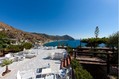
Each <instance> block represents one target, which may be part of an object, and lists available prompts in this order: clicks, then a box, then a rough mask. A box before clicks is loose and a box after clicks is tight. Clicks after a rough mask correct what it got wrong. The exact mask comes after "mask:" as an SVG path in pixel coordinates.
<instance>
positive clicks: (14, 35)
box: [0, 22, 74, 42]
mask: <svg viewBox="0 0 119 79" xmlns="http://www.w3.org/2000/svg"><path fill="white" fill-rule="evenodd" d="M0 32H2V33H5V34H6V35H7V37H8V38H11V39H17V40H28V41H30V42H35V41H37V40H41V41H43V42H45V41H50V40H74V38H72V37H71V36H68V35H64V36H58V35H56V36H53V35H47V34H42V33H30V32H25V31H22V30H19V29H16V28H14V27H12V26H10V25H7V24H5V23H2V22H0Z"/></svg>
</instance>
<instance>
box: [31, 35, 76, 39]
mask: <svg viewBox="0 0 119 79" xmlns="http://www.w3.org/2000/svg"><path fill="white" fill-rule="evenodd" d="M32 34H36V35H40V36H42V37H45V38H48V39H50V40H74V38H72V37H71V36H69V35H63V36H58V35H56V36H54V35H48V34H43V33H32Z"/></svg>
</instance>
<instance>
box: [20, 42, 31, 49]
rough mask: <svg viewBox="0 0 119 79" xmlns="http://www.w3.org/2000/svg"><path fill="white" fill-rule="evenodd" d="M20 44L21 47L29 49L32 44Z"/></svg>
mask: <svg viewBox="0 0 119 79" xmlns="http://www.w3.org/2000/svg"><path fill="white" fill-rule="evenodd" d="M22 46H23V48H25V49H30V48H32V44H31V43H23V44H22Z"/></svg>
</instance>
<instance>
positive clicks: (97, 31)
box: [95, 26, 99, 38]
mask: <svg viewBox="0 0 119 79" xmlns="http://www.w3.org/2000/svg"><path fill="white" fill-rule="evenodd" d="M98 35H99V28H98V26H96V28H95V37H96V38H98Z"/></svg>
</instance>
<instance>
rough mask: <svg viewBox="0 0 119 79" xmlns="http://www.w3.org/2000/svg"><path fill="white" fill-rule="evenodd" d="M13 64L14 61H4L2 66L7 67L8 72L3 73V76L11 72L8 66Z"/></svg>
mask: <svg viewBox="0 0 119 79" xmlns="http://www.w3.org/2000/svg"><path fill="white" fill-rule="evenodd" d="M11 63H12V60H9V59H5V60H3V61H2V64H1V66H6V70H5V71H4V72H3V73H2V76H4V75H5V74H6V73H8V72H10V71H11V70H9V69H8V65H10V64H11Z"/></svg>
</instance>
